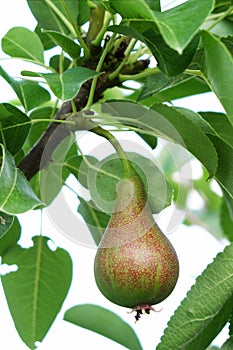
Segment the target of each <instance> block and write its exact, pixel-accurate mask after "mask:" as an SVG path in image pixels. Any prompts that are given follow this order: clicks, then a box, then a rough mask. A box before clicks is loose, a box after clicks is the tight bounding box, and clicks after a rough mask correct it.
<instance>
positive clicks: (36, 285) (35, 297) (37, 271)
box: [32, 236, 43, 346]
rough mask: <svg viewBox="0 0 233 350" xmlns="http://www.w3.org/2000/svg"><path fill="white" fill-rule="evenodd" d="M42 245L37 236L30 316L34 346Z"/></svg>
mask: <svg viewBox="0 0 233 350" xmlns="http://www.w3.org/2000/svg"><path fill="white" fill-rule="evenodd" d="M42 246H43V240H42V236H39V238H38V247H37V255H36V265H35V280H34V281H35V283H34V293H33V316H32V339H33V346H34V342H35V341H36V320H37V317H36V315H37V310H38V292H39V280H40V271H41V257H42Z"/></svg>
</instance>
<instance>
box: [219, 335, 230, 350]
mask: <svg viewBox="0 0 233 350" xmlns="http://www.w3.org/2000/svg"><path fill="white" fill-rule="evenodd" d="M232 349H233V336H231V337H230V338H228V339H227V341H226V342H225V343H224V344H223V346H222V347H221V350H232Z"/></svg>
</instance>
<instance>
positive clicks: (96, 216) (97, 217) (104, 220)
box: [78, 197, 110, 246]
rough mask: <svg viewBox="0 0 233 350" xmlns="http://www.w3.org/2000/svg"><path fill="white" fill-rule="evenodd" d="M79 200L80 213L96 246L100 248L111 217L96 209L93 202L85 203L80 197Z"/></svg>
mask: <svg viewBox="0 0 233 350" xmlns="http://www.w3.org/2000/svg"><path fill="white" fill-rule="evenodd" d="M78 199H79V201H80V204H79V206H78V212H79V214H81V215H82V217H83V219H84V221H85V223H86V224H87V226H88V228H89V231H90V232H91V235H92V237H93V239H94V241H95V243H96V245H97V246H98V245H99V243H100V240H101V238H102V236H103V234H104V231H105V229H106V227H107V224H108V221H109V219H110V216H109V215H107V214H106V213H104V212H102V211H100V210H98V209H96V207H95V205H94V203H93V202H92V201H85V200H84V199H83V198H82V197H78Z"/></svg>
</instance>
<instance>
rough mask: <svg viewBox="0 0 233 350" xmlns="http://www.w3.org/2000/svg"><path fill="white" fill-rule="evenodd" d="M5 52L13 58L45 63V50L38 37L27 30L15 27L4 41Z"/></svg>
mask: <svg viewBox="0 0 233 350" xmlns="http://www.w3.org/2000/svg"><path fill="white" fill-rule="evenodd" d="M2 49H3V51H4V52H5V53H6V54H8V55H9V56H12V57H20V58H27V59H30V60H32V61H35V62H37V63H44V56H43V52H44V48H43V45H42V43H41V41H40V38H39V37H38V35H37V34H36V33H34V32H32V31H30V30H29V29H27V28H23V27H14V28H12V29H10V30H9V31H8V32H7V34H6V35H5V36H4V37H3V39H2Z"/></svg>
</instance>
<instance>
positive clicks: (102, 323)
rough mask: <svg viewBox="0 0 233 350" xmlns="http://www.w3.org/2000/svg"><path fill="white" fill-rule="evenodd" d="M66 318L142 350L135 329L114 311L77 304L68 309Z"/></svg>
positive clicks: (134, 349) (128, 346)
mask: <svg viewBox="0 0 233 350" xmlns="http://www.w3.org/2000/svg"><path fill="white" fill-rule="evenodd" d="M64 320H65V321H68V322H71V323H73V324H75V325H77V326H79V327H82V328H85V329H89V330H91V331H93V332H96V333H98V334H101V335H103V336H104V337H107V338H109V339H111V340H113V341H115V342H117V343H118V344H121V345H123V346H124V347H126V348H127V349H133V350H142V346H141V344H140V342H139V340H138V338H137V336H136V334H135V333H134V331H133V329H132V328H131V327H130V326H129V325H128V324H127V323H126V322H125V321H123V320H122V319H121V318H120V317H119V316H117V315H116V314H114V313H113V312H111V311H109V310H107V309H104V308H102V307H100V306H97V305H91V304H84V305H77V306H74V307H72V308H71V309H69V310H67V311H66V313H65V315H64Z"/></svg>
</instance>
